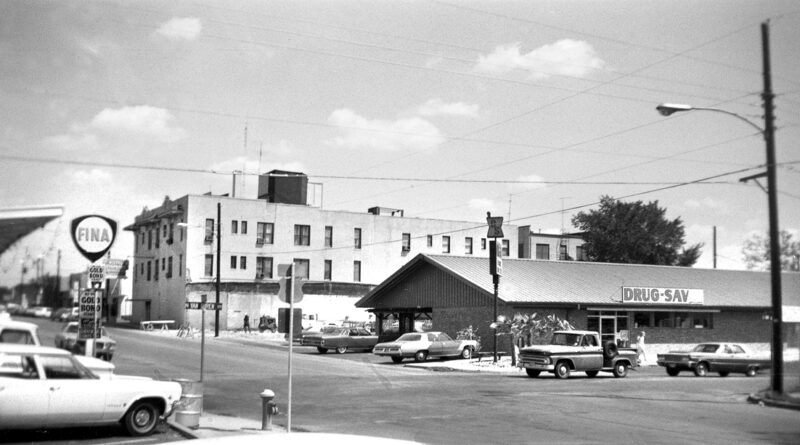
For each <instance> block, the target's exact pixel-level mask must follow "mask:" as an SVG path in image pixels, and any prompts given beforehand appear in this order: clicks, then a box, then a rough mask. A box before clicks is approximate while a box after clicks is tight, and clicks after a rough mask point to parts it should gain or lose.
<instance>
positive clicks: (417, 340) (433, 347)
mask: <svg viewBox="0 0 800 445" xmlns="http://www.w3.org/2000/svg"><path fill="white" fill-rule="evenodd" d="M477 347H478V343H477V342H476V341H475V340H453V339H452V338H451V337H450V336H449V335H447V334H446V333H444V332H409V333H406V334H403V335H401V336H400V337H399V338H398V339H397V340H395V341H391V342H386V343H378V344H377V345H375V348H374V349H373V350H372V352H373V353H374V354H375V355H380V356H387V357H391V358H392V361H393V362H395V363H400V362H402V361H403V359H404V358H411V357H413V358H414V360H416V361H418V362H424V361H425V360H427V359H428V357H461V358H470V357H472V353H473V352H474V351H475V349H476V348H477Z"/></svg>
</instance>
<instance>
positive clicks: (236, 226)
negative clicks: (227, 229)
mask: <svg viewBox="0 0 800 445" xmlns="http://www.w3.org/2000/svg"><path fill="white" fill-rule="evenodd" d="M237 233H239V221H236V220H235V219H234V220H233V221H231V234H233V235H236V234H237Z"/></svg>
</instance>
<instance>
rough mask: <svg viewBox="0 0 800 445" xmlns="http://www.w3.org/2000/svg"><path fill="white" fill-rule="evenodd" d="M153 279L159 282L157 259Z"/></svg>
mask: <svg viewBox="0 0 800 445" xmlns="http://www.w3.org/2000/svg"><path fill="white" fill-rule="evenodd" d="M153 266H154V267H153V279H154V280H156V281H158V258H156V261H155V264H154V265H153Z"/></svg>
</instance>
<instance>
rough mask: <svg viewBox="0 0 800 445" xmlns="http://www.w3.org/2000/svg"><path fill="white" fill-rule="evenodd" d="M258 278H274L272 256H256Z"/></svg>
mask: <svg viewBox="0 0 800 445" xmlns="http://www.w3.org/2000/svg"><path fill="white" fill-rule="evenodd" d="M256 278H260V279H263V278H272V257H267V256H260V257H256Z"/></svg>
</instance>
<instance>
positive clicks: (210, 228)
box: [204, 218, 214, 243]
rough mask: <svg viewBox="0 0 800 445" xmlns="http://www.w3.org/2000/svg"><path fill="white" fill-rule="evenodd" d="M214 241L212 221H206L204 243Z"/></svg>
mask: <svg viewBox="0 0 800 445" xmlns="http://www.w3.org/2000/svg"><path fill="white" fill-rule="evenodd" d="M213 239H214V220H213V219H211V218H208V219H206V236H205V239H204V241H205V242H207V243H210V242H211V241H212V240H213Z"/></svg>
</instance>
